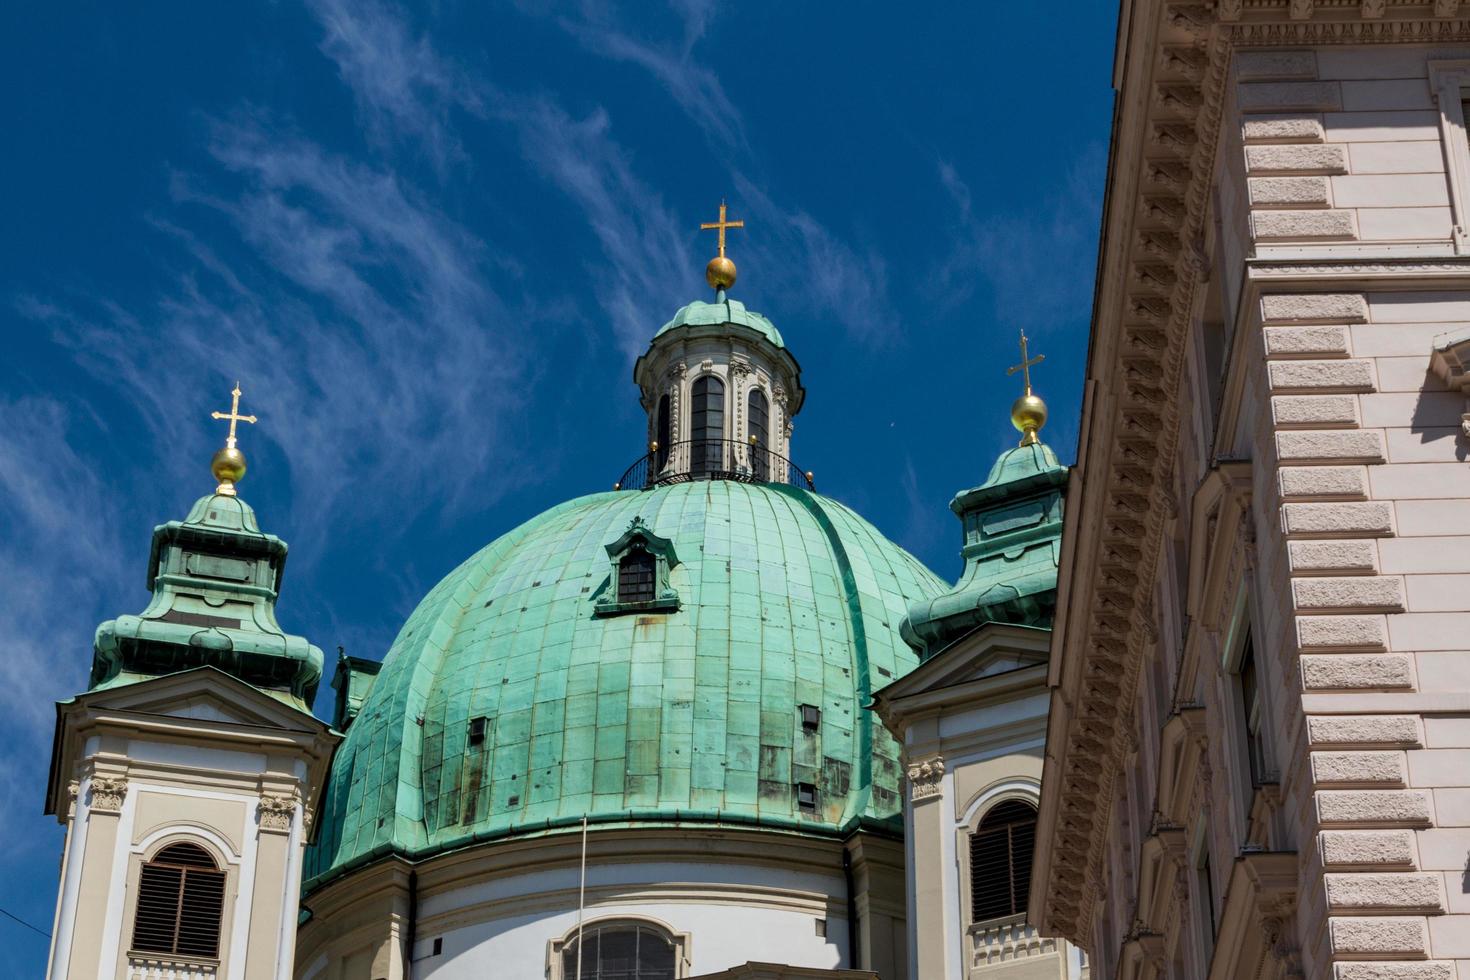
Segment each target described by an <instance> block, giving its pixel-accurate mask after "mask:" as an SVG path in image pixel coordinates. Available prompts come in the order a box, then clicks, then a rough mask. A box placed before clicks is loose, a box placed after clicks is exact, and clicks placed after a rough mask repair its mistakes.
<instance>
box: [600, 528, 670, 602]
mask: <svg viewBox="0 0 1470 980" xmlns="http://www.w3.org/2000/svg"><path fill="white" fill-rule="evenodd" d="M605 547H606V551H607V557H608V563H609V570H608V577H607V578H606V579H605V580H604V581H603V585H602V588H600V589H598V590H597V592H596V593H594V599H593V613H594V614H595V615H598V616H615V615H618V614H620V613H634V612H674V611H676V610H677V609H678V608H679V591H678V590H677V589H675V588H674V586H673V584H672V582H671V575H672V573H673V570H674V569H675V568H677V567H678V566H679V555H678V554H677V553H676V552H675V551H674V543H673V542H672V541H670V540H669V539H668V538H663V537H659V536H658V535H657V534H654V533H653V531H652V530H650V529H649V527H648V525H647V524H645V523H643V518H642V517H635V518H633V520H632V521H630V522H629V524H628V529H627V530H626V531H624V532H623V534H622V536H621V537H620V538H618V539H617V540H616V541H614V542H612V543H611V544H609V545H606V546H605ZM635 550H638V551H643V552H645V553H647V554H649V555H651V556H652V557H653V560H654V575H653V598H652V599H642V598H640V599H637V600H632V601H629V600H628V599H626V598H624V597H623V596H622V595H620V594H619V588H620V586H621V578H622V563H623V559H624V558H626V557H628V556H629V554H631V553H632V552H633V551H635Z"/></svg>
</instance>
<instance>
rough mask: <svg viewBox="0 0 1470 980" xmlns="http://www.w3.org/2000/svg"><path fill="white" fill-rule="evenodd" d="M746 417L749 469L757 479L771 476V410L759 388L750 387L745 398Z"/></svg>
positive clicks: (764, 394) (767, 478)
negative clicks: (748, 437)
mask: <svg viewBox="0 0 1470 980" xmlns="http://www.w3.org/2000/svg"><path fill="white" fill-rule="evenodd" d="M745 403H746V418H747V420H748V424H749V426H750V469H751V475H752V476H754V477H755V478H756V479H757V480H763V481H764V480H769V479H770V478H771V446H770V432H771V410H770V403H769V402H767V401H766V393H765V392H764V391H762V390H760V389H759V388H752V389H750V397H748V398H747V399H746V400H745Z"/></svg>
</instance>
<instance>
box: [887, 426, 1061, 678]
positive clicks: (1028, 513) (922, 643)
mask: <svg viewBox="0 0 1470 980" xmlns="http://www.w3.org/2000/svg"><path fill="white" fill-rule="evenodd" d="M1066 481H1067V468H1066V467H1065V466H1063V465H1062V464H1061V463H1060V462H1058V461H1057V456H1056V453H1054V452H1052V451H1051V448H1050V447H1049V446H1047V445H1046V444H1045V443H1041V442H1034V443H1031V444H1030V445H1023V446H1019V447H1017V448H1015V449H1010V450H1007V451H1006V452H1004V453H1001V455H1000V457H999V458H998V459H997V460H996V461H995V464H994V465H993V466H991V468H990V476H989V477H987V478H986V480H985V482H984V483H982V484H980V486H978V487H974V488H972V489H970V490H964V491H961V492H960V493H958V494H956V495H955V498H954V500H952V501H950V505H949V507H950V510H953V511H954V512H955V514H956V515H958V516H959V518H960V522H961V523H962V524H963V525H964V531H965V546H964V548H963V549H962V550H961V552H960V553H961V554H962V555H963V556H964V559H965V570H964V572H963V574H962V575H961V576H960V580H959V582H958V583H957V584H956V585H955V587H954V588H953V589H952V590H949V591H948V592H946V593H945V594H944V595H941V596H937V597H934V598H926V599H922V600H920V601H919V602H916V603H914V605H913V606H912V607H910V609H909V614H908V616H907V617H906V618H905V619H904V622H903V626H902V632H903V638H904V639H905V640H906V641H908V643H909V644H910V645H911V646H912V647H913V648H914V649H916V650H918V651H919V652H920V655H921V657H922V658H923V659H925V660H927V659H929V658H930V657H932V656H934V655H935V654H936V653H938V652H939V651H941V650H943V649H944V648H945V647H947V646H949V645H950V644H951V643H953V642H954V641H955V640H957V639H959V638H960V637H962V636H964V635H965V634H966V633H969V632H970V631H971V630H973V629H975V628H976V627H977V626H981V625H983V624H985V623H990V622H994V623H1011V624H1014V625H1018V626H1042V627H1050V626H1051V623H1052V616H1053V614H1054V613H1055V611H1056V591H1057V568H1058V564H1059V560H1060V552H1061V536H1062V487H1063V485H1064V484H1065V483H1066Z"/></svg>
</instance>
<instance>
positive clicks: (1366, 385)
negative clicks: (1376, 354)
mask: <svg viewBox="0 0 1470 980" xmlns="http://www.w3.org/2000/svg"><path fill="white" fill-rule="evenodd" d="M1267 371H1268V373H1269V375H1270V379H1271V390H1272V391H1274V392H1287V391H1322V390H1324V389H1335V390H1338V391H1372V390H1373V389H1374V387H1375V386H1376V379H1375V378H1374V377H1373V362H1372V361H1370V360H1367V359H1357V360H1335V361H1272V362H1271V363H1270V364H1269V365H1267Z"/></svg>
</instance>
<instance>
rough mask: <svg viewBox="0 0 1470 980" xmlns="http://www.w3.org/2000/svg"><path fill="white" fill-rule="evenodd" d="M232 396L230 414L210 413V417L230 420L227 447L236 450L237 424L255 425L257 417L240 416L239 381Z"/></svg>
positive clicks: (231, 393) (226, 440)
mask: <svg viewBox="0 0 1470 980" xmlns="http://www.w3.org/2000/svg"><path fill="white" fill-rule="evenodd" d="M230 395H231V398H232V400H231V401H230V412H229V414H228V415H226V414H225V413H224V412H210V413H209V417H210V418H212V419H229V420H230V434H229V437H228V438H226V439H225V446H226V447H228V448H230V449H234V448H235V424H236V423H237V422H249V423H251V424H252V425H254V424H255V416H254V415H241V414H240V382H238V381H236V382H235V390H234V391H232V392H230Z"/></svg>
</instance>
